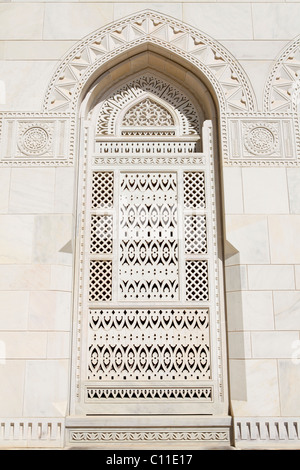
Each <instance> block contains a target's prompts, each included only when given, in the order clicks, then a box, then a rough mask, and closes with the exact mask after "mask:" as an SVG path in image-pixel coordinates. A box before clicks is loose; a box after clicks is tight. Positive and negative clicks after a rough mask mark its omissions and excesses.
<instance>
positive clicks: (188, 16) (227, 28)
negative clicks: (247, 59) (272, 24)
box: [182, 3, 252, 40]
mask: <svg viewBox="0 0 300 470" xmlns="http://www.w3.org/2000/svg"><path fill="white" fill-rule="evenodd" d="M182 11H183V18H182V19H183V21H184V22H185V23H188V24H189V25H191V26H194V27H196V28H197V29H200V30H201V31H203V32H204V33H207V34H209V35H210V36H213V37H214V38H216V39H218V40H220V39H231V40H232V39H252V21H251V6H250V3H248V4H241V3H224V4H223V3H204V4H201V3H199V4H197V3H183V5H182ZM237 19H238V20H237Z"/></svg>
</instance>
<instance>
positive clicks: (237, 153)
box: [223, 113, 299, 166]
mask: <svg viewBox="0 0 300 470" xmlns="http://www.w3.org/2000/svg"><path fill="white" fill-rule="evenodd" d="M225 125H226V126H227V129H228V147H227V146H226V147H225V148H224V152H223V156H224V163H225V164H226V165H247V166H256V165H258V166H296V165H299V149H298V152H297V139H296V136H297V133H296V136H295V129H297V127H296V126H297V123H296V122H295V120H294V119H293V117H292V116H291V115H290V114H282V115H279V114H276V115H273V114H267V113H266V114H263V113H261V114H259V113H257V114H255V115H254V114H251V115H250V116H233V115H231V116H229V117H228V119H227V122H226V124H225ZM226 140H227V139H226ZM298 147H299V142H298Z"/></svg>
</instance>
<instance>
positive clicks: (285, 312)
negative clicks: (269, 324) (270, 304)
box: [273, 291, 300, 330]
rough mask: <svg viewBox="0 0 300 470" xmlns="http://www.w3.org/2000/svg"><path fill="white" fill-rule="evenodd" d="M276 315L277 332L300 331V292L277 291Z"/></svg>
mask: <svg viewBox="0 0 300 470" xmlns="http://www.w3.org/2000/svg"><path fill="white" fill-rule="evenodd" d="M273 297H274V315H275V328H276V329H277V330H300V292H299V291H275V292H273Z"/></svg>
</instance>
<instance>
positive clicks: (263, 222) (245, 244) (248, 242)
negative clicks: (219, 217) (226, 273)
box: [225, 215, 270, 264]
mask: <svg viewBox="0 0 300 470" xmlns="http://www.w3.org/2000/svg"><path fill="white" fill-rule="evenodd" d="M225 228H226V238H227V241H228V242H229V243H230V244H231V245H232V248H233V249H235V250H236V251H237V252H238V263H239V264H260V263H262V264H264V263H269V262H270V255H269V236H268V224H267V217H264V216H262V215H257V216H256V215H228V216H226V218H225ZM230 264H237V263H236V259H235V262H234V260H233V262H231V263H230Z"/></svg>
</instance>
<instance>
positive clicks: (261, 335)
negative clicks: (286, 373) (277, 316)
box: [251, 331, 299, 359]
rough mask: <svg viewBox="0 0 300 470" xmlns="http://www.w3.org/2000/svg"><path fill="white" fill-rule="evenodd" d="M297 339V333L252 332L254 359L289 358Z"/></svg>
mask: <svg viewBox="0 0 300 470" xmlns="http://www.w3.org/2000/svg"><path fill="white" fill-rule="evenodd" d="M298 339H299V333H298V331H253V332H252V333H251V345H252V355H253V357H254V358H257V359H258V358H262V359H268V358H270V359H276V358H282V359H287V358H291V357H292V354H293V352H294V351H293V344H295V341H297V340H298Z"/></svg>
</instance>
